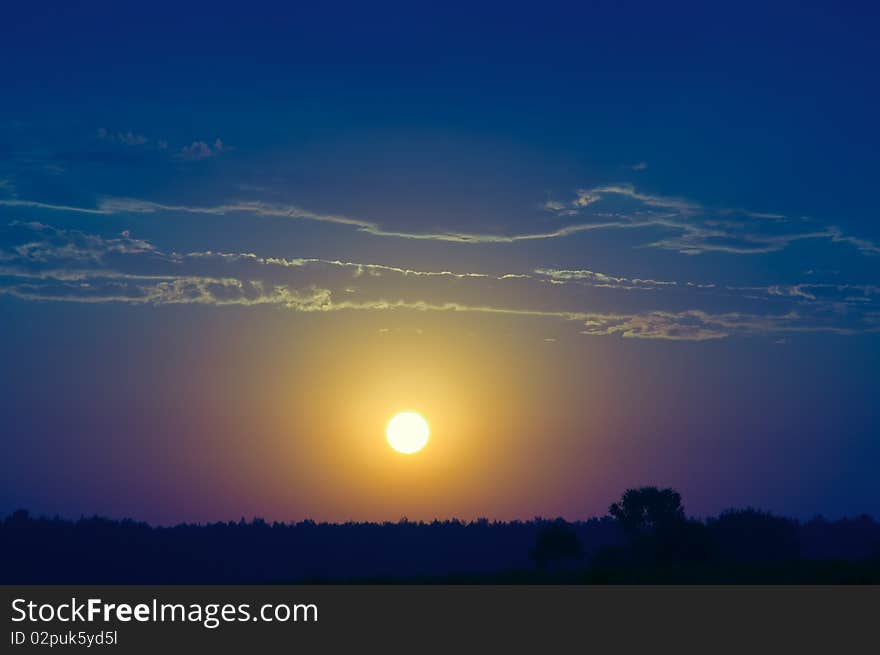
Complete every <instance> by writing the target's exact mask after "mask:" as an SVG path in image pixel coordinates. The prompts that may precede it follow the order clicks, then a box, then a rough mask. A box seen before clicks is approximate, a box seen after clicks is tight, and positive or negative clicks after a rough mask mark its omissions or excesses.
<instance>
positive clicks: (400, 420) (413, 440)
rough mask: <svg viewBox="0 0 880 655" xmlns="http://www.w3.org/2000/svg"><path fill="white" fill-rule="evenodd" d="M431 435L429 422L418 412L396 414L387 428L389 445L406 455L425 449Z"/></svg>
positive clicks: (386, 435) (386, 433)
mask: <svg viewBox="0 0 880 655" xmlns="http://www.w3.org/2000/svg"><path fill="white" fill-rule="evenodd" d="M430 433H431V430H430V428H429V427H428V422H427V421H426V420H425V419H424V418H422V415H421V414H419V413H418V412H400V413H398V414H395V415H394V416H393V417H391V420H390V421H388V427H386V428H385V438H386V439H387V440H388V445H389V446H391V447H392V448H393V449H394V450H396V451H397V452H399V453H403V454H404V455H412V454H413V453H417V452H419V451H420V450H421V449H422V448H424V447H425V444H427V443H428V436H429V435H430Z"/></svg>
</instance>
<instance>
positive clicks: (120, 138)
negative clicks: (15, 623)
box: [98, 127, 149, 146]
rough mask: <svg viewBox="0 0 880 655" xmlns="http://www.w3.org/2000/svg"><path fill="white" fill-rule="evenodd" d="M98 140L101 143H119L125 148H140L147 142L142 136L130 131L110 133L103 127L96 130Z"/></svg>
mask: <svg viewBox="0 0 880 655" xmlns="http://www.w3.org/2000/svg"><path fill="white" fill-rule="evenodd" d="M98 138H99V139H101V140H102V141H109V142H113V143H121V144H123V145H126V146H142V145H145V144H146V143H147V142H148V141H149V139H147V137H145V136H144V135H143V134H138V133H136V132H132V131H131V130H128V131H127V132H110V131H109V130H108V129H107V128H105V127H100V128H98Z"/></svg>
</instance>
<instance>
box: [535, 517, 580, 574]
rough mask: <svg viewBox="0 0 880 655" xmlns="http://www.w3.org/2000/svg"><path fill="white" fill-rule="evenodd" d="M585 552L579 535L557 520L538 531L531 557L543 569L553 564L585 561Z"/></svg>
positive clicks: (563, 522)
mask: <svg viewBox="0 0 880 655" xmlns="http://www.w3.org/2000/svg"><path fill="white" fill-rule="evenodd" d="M583 556H584V550H583V547H582V546H581V540H580V539H579V538H578V536H577V533H576V532H575V531H574V530H573V529H572V527H571V526H570V525H568V523H566V522H565V521H563V520H562V519H557V520H555V521H553V522H552V523H550V524H548V525H545V526H544V527H542V528H541V529H540V530H539V531H538V536H537V537H536V538H535V547H534V549H532V551H531V552H530V553H529V557H531V558H532V560H534V562H535V563H536V564H537V565H538V566H539V567H541V568H543V567H545V566H547V565H548V564H550V563H552V562H562V561H565V560H579V559H583Z"/></svg>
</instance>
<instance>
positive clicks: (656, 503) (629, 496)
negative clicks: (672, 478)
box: [608, 487, 685, 539]
mask: <svg viewBox="0 0 880 655" xmlns="http://www.w3.org/2000/svg"><path fill="white" fill-rule="evenodd" d="M608 513H609V514H611V516H613V517H614V518H615V519H617V520H618V521H619V522H620V525H621V527H622V528H623V530H624V532H625V533H626V535H627V536H628V537H629V538H630V539H635V538H637V537H639V536H642V535H649V534H654V533H657V532H663V531H666V530H668V529H670V528H673V527H675V526H676V525H677V524H679V523H681V522H683V521H684V520H685V516H684V507H682V504H681V495H680V494H679V493H678V492H677V491H675V489H658V488H657V487H640V488H638V489H627V490H626V491H625V492H624V493H623V496H622V497H621V499H620V502H617V503H613V504H612V505H611V507H609V508H608Z"/></svg>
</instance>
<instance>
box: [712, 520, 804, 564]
mask: <svg viewBox="0 0 880 655" xmlns="http://www.w3.org/2000/svg"><path fill="white" fill-rule="evenodd" d="M708 527H709V531H710V532H711V534H712V537H713V540H714V542H715V544H716V546H717V548H718V553H719V555H720V557H721V558H722V559H726V560H739V561H780V560H793V559H797V558H798V557H799V556H800V543H799V537H798V526H797V523H795V522H794V521H791V520H789V519H786V518H782V517H780V516H773V515H772V514H770V513H769V512H762V511H759V510H756V509H752V508H747V509H739V510H727V511H725V512H722V513H721V515H719V516H718V517H717V518H714V519H709V520H708Z"/></svg>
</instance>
